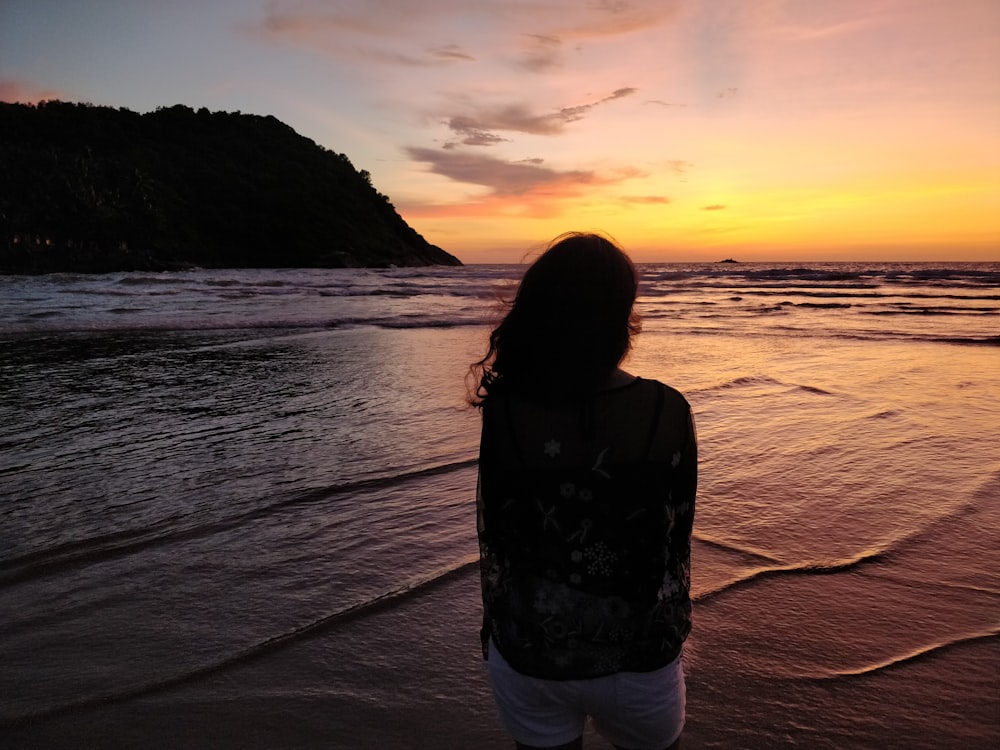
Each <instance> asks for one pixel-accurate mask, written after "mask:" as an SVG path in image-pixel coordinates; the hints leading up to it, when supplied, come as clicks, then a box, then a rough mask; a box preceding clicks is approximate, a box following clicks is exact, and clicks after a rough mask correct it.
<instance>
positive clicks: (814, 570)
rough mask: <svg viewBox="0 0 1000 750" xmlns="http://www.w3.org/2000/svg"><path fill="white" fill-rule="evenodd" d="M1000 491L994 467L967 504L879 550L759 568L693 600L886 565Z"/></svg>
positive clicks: (939, 536) (997, 470) (933, 537)
mask: <svg viewBox="0 0 1000 750" xmlns="http://www.w3.org/2000/svg"><path fill="white" fill-rule="evenodd" d="M998 491H1000V467H994V468H993V469H992V470H991V471H990V475H989V477H988V478H987V479H986V480H985V481H984V482H983V484H982V485H981V486H979V487H978V488H976V489H975V490H974V491H973V492H972V493H971V495H970V497H969V500H968V501H967V502H965V503H962V504H960V505H956V506H955V507H953V508H951V509H950V510H949V511H948V512H947V513H944V514H942V515H940V516H936V517H934V518H932V519H930V520H929V521H928V522H927V523H926V524H924V525H923V526H920V527H917V528H915V529H912V530H910V531H908V532H907V533H904V534H901V535H899V536H897V537H894V538H891V539H889V540H887V541H885V542H884V543H882V544H881V545H880V546H879V547H878V548H876V549H869V550H865V551H862V552H859V553H857V554H856V555H854V556H852V557H846V558H842V559H839V560H828V561H805V562H796V563H788V564H778V565H764V566H760V567H757V568H754V569H752V570H748V571H746V572H745V573H744V574H743V575H741V576H739V577H738V578H735V579H733V580H731V581H728V582H727V583H724V584H722V585H720V586H717V587H716V588H713V589H709V590H707V591H703V592H700V593H699V594H698V595H697V596H695V597H693V598H694V600H695V601H697V602H706V601H709V600H711V599H713V598H714V597H716V596H719V595H720V594H723V593H725V592H728V591H735V590H738V589H741V588H745V587H746V586H749V585H750V584H753V583H756V582H757V581H759V580H765V579H768V578H777V577H784V576H799V575H831V574H835V573H843V572H846V571H849V570H854V569H857V568H860V567H862V566H865V565H869V564H871V563H879V562H887V561H889V560H891V559H892V557H893V555H895V554H897V553H899V552H901V551H903V550H904V549H906V548H907V547H909V546H910V545H913V544H919V543H920V542H925V541H934V540H937V539H942V538H946V534H944V533H943V532H942V531H941V529H940V527H941V526H942V525H944V524H948V523H950V522H952V521H955V520H957V519H959V518H962V517H964V516H967V515H970V514H972V513H974V512H975V511H976V510H977V509H978V508H979V507H980V504H981V503H985V502H991V501H992V499H993V498H994V497H996V496H997V492H998ZM695 538H697V539H699V540H700V541H705V542H707V543H709V544H714V545H715V546H718V547H721V548H723V549H728V550H732V551H736V552H740V553H744V554H752V555H755V556H757V557H761V558H764V559H768V560H774V558H772V557H770V556H769V555H768V554H767V553H763V552H762V553H758V552H757V551H755V550H748V549H744V548H741V547H740V546H737V545H732V544H728V543H725V542H722V541H719V540H715V539H711V540H709V539H700V538H699V537H695Z"/></svg>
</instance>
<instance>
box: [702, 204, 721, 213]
mask: <svg viewBox="0 0 1000 750" xmlns="http://www.w3.org/2000/svg"><path fill="white" fill-rule="evenodd" d="M725 208H726V207H725V206H724V205H722V204H721V203H713V204H712V205H711V206H702V207H701V210H702V211H722V210H724V209H725Z"/></svg>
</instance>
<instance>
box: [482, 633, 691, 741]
mask: <svg viewBox="0 0 1000 750" xmlns="http://www.w3.org/2000/svg"><path fill="white" fill-rule="evenodd" d="M489 657H490V658H489V661H488V662H487V665H488V670H489V678H490V684H491V685H492V687H493V698H494V700H496V704H497V710H498V711H499V714H500V721H501V723H502V724H503V725H504V726H505V727H506V728H507V731H508V732H510V734H511V736H512V737H513V738H514V740H515V741H517V742H520V743H521V744H523V745H534V746H535V747H552V746H555V745H562V744H565V743H567V742H571V741H572V740H575V739H576V738H577V737H579V736H580V735H582V734H583V727H584V722H585V721H586V719H587V717H588V716H589V717H591V719H592V721H593V724H594V729H595V730H596V731H597V733H598V734H600V735H601V736H602V737H604V738H605V739H607V740H608V741H609V742H611V743H612V744H613V745H617V746H618V747H627V748H633V749H634V750H662V748H665V747H669V746H670V745H672V744H673V743H674V741H675V740H676V739H677V738H678V737H680V734H681V730H683V729H684V702H685V692H684V671H683V668H682V666H681V657H679V656H678V657H677V658H676V659H674V661H672V662H670V664H668V665H667V666H665V667H663V668H662V669H657V670H656V671H653V672H619V673H618V674H612V675H608V676H606V677H596V678H594V679H589V680H543V679H539V678H537V677H528V676H527V675H523V674H521V673H520V672H518V671H516V670H515V669H514V668H513V667H511V666H510V665H509V664H508V663H507V662H506V661H504V658H503V657H502V656H501V655H500V652H499V651H498V650H497V649H496V647H495V646H494V645H493V642H492V641H490V653H489Z"/></svg>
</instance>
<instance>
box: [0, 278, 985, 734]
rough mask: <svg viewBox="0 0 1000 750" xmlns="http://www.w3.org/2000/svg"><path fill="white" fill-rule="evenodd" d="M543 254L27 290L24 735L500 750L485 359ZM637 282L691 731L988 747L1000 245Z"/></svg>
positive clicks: (18, 567)
mask: <svg viewBox="0 0 1000 750" xmlns="http://www.w3.org/2000/svg"><path fill="white" fill-rule="evenodd" d="M522 271H523V268H522V267H519V266H467V267H463V268H431V269H387V270H378V271H376V270H224V271H219V270H194V271H187V272H177V273H162V274H148V273H129V274H108V275H100V276H81V275H64V274H56V275H49V276H42V277H15V276H8V277H0V612H2V614H3V616H2V618H0V746H3V747H7V746H9V747H18V748H20V747H26V748H32V747H39V748H49V747H53V748H57V747H67V748H69V747H108V748H118V747H163V748H167V747H213V748H214V747H221V748H227V747H233V748H253V747H259V748H293V747H295V748H298V747H301V748H312V747H316V748H318V747H332V748H340V747H343V748H355V747H357V748H369V747H370V748H381V747H400V748H411V747H412V748H424V747H427V748H430V747H449V748H451V747H453V748H478V747H484V748H489V747H507V746H509V740H508V739H507V738H506V736H505V735H504V733H503V731H502V730H501V729H500V728H499V726H498V725H497V723H496V720H495V717H494V714H493V709H492V705H491V698H490V695H489V688H488V685H487V683H486V682H485V680H484V678H483V674H482V663H481V657H480V655H479V652H478V625H479V622H478V618H479V616H480V614H479V602H478V578H477V576H478V573H477V570H476V542H475V533H474V510H473V496H474V486H475V476H476V466H475V464H476V448H477V439H478V427H479V425H478V415H477V414H476V412H475V411H474V410H473V409H471V408H469V407H468V406H467V405H466V403H465V399H466V393H467V391H466V388H467V383H466V380H465V376H466V373H467V368H468V365H469V363H470V362H472V361H474V360H475V359H478V358H479V357H480V356H482V354H483V353H484V346H485V338H486V335H487V333H488V330H489V328H488V326H489V325H490V323H492V322H495V321H496V320H497V318H498V315H500V314H502V308H501V307H500V306H499V300H500V299H501V298H502V297H503V296H504V295H509V293H510V291H511V289H512V285H513V284H514V283H516V279H517V278H518V277H519V274H520V273H521V272H522ZM641 272H642V279H643V281H642V287H641V291H640V299H639V302H638V309H639V312H640V314H641V315H642V317H643V328H644V330H643V333H642V334H641V335H640V336H639V337H638V338H637V340H636V342H635V347H634V350H633V352H632V353H631V355H630V358H629V360H628V361H627V362H626V365H625V366H626V368H627V369H629V370H631V371H633V372H635V373H636V374H639V375H641V376H644V377H650V378H658V379H661V380H663V381H665V382H667V383H670V384H671V385H673V386H675V387H676V388H678V389H679V390H681V391H682V392H684V393H685V394H686V395H687V396H688V399H689V400H690V402H691V404H692V407H693V409H694V413H695V416H696V420H697V426H698V433H699V441H700V448H701V477H700V485H699V496H698V506H697V518H696V525H695V541H694V545H693V589H694V590H693V594H694V597H695V600H696V603H695V624H694V631H693V634H692V637H691V639H690V640H689V642H688V645H687V648H686V653H685V670H686V673H687V678H688V702H689V705H688V725H687V729H686V731H685V740H684V742H685V747H686V748H785V747H802V748H834V747H837V748H843V747H847V748H859V749H860V748H872V747H906V748H940V747H949V748H950V747H954V748H991V747H996V746H997V744H998V743H1000V398H998V397H1000V356H998V345H1000V264H815V263H810V264H792V265H763V264H761V265H758V264H707V265H679V264H649V265H644V266H642V267H641ZM586 741H587V745H588V746H591V747H604V746H605V745H604V744H603V743H602V741H601V740H600V739H599V738H597V737H596V736H594V735H593V734H592V733H591V732H590V731H589V730H588V733H587V737H586Z"/></svg>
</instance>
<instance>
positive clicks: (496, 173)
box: [406, 146, 607, 195]
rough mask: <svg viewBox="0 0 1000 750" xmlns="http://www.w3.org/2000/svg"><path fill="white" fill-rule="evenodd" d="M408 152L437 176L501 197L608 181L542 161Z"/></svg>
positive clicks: (412, 149)
mask: <svg viewBox="0 0 1000 750" xmlns="http://www.w3.org/2000/svg"><path fill="white" fill-rule="evenodd" d="M406 153H407V155H408V156H409V157H410V158H411V159H413V160H414V161H418V162H422V163H425V164H429V165H430V170H431V172H433V173H434V174H438V175H441V176H442V177H447V178H448V179H451V180H455V181H456V182H465V183H469V184H472V185H481V186H483V187H488V188H490V190H492V191H493V192H494V193H497V194H500V195H520V194H523V193H526V192H530V191H535V190H539V189H542V188H545V187H552V186H562V187H566V186H567V185H570V184H576V185H593V184H601V183H606V182H607V181H606V180H601V179H599V178H598V177H597V176H596V175H595V174H594V173H593V172H589V171H585V170H570V171H565V172H561V171H559V170H556V169H551V168H549V167H544V166H542V160H540V159H526V160H523V161H518V162H512V161H506V160H504V159H499V158H496V157H494V156H487V155H484V154H471V153H468V152H457V151H454V150H442V149H430V148H418V147H415V146H414V147H410V148H407V149H406Z"/></svg>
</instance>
